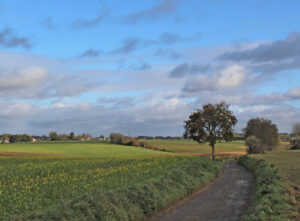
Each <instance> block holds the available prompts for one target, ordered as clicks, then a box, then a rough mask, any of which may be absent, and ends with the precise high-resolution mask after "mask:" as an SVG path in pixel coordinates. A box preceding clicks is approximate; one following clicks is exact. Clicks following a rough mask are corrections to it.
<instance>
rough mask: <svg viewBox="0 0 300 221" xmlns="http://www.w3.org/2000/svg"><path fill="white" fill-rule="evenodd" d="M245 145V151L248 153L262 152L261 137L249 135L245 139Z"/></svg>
mask: <svg viewBox="0 0 300 221" xmlns="http://www.w3.org/2000/svg"><path fill="white" fill-rule="evenodd" d="M246 145H247V147H248V148H247V152H248V153H249V154H251V153H260V154H262V153H264V147H263V144H262V141H261V139H259V138H257V137H255V136H250V137H248V138H247V139H246Z"/></svg>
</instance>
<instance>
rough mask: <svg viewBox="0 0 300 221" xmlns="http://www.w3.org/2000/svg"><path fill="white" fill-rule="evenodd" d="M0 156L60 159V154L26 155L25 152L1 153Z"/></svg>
mask: <svg viewBox="0 0 300 221" xmlns="http://www.w3.org/2000/svg"><path fill="white" fill-rule="evenodd" d="M0 156H9V157H58V156H62V155H58V154H40V153H24V152H0Z"/></svg>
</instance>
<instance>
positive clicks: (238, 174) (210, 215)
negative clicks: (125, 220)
mask: <svg viewBox="0 0 300 221" xmlns="http://www.w3.org/2000/svg"><path fill="white" fill-rule="evenodd" d="M254 186H255V184H254V179H253V176H252V174H251V173H249V172H248V171H247V170H245V169H244V168H243V167H242V166H240V165H237V164H236V163H233V162H231V163H226V164H224V172H223V173H222V174H221V175H220V176H219V177H218V178H217V180H216V181H214V182H213V183H212V184H211V185H210V186H209V187H208V188H206V189H204V190H203V191H202V192H201V191H199V192H198V193H196V194H193V195H192V196H191V197H188V198H187V199H184V200H183V201H181V202H179V203H177V204H175V205H174V206H172V207H171V208H169V209H168V210H166V211H164V212H162V213H161V214H159V215H157V216H155V217H152V218H151V219H150V220H151V221H187V220H188V221H196V220H197V221H198V220H200V221H201V220H203V221H209V220H214V221H219V220H220V221H227V220H230V221H231V220H242V217H243V215H244V214H245V213H246V211H247V208H248V206H249V201H250V199H251V196H252V194H253V192H254Z"/></svg>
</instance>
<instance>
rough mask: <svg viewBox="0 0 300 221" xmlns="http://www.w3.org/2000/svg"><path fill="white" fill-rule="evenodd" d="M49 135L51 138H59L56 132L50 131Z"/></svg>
mask: <svg viewBox="0 0 300 221" xmlns="http://www.w3.org/2000/svg"><path fill="white" fill-rule="evenodd" d="M49 137H50V139H51V140H58V135H57V133H56V132H50V134H49Z"/></svg>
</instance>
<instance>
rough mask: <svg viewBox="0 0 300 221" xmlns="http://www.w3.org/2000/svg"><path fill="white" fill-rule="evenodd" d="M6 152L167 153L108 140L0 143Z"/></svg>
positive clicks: (63, 153) (131, 154)
mask: <svg viewBox="0 0 300 221" xmlns="http://www.w3.org/2000/svg"><path fill="white" fill-rule="evenodd" d="M7 152H17V153H35V154H45V155H47V154H49V155H63V156H73V157H74V156H76V157H139V156H149V155H150V156H153V155H158V156H159V155H165V154H167V153H164V152H161V151H154V150H150V149H145V148H140V147H130V146H121V145H115V144H110V143H108V142H81V141H74V142H37V143H11V144H0V155H1V153H2V155H3V153H7Z"/></svg>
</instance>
